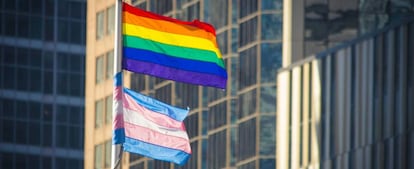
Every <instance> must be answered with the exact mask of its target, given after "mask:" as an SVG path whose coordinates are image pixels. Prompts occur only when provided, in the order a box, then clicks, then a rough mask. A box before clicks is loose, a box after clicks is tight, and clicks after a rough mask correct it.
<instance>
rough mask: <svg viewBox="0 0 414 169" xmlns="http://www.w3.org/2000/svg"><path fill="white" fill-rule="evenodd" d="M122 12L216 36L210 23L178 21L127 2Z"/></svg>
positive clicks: (123, 4) (123, 5)
mask: <svg viewBox="0 0 414 169" xmlns="http://www.w3.org/2000/svg"><path fill="white" fill-rule="evenodd" d="M122 10H123V11H127V12H129V13H131V14H134V15H138V16H142V17H147V18H151V19H157V20H165V21H170V22H174V23H177V24H181V25H189V26H194V27H196V28H199V29H203V30H205V31H206V32H210V33H212V34H213V35H214V36H216V31H215V29H214V27H213V26H212V25H210V24H208V23H205V22H201V21H199V20H194V21H192V22H186V21H181V20H178V19H174V18H170V17H166V16H162V15H158V14H155V13H151V12H147V11H144V10H141V9H138V8H135V7H133V6H131V5H129V4H127V3H125V2H123V3H122Z"/></svg>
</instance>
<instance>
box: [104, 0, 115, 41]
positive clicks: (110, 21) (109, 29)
mask: <svg viewBox="0 0 414 169" xmlns="http://www.w3.org/2000/svg"><path fill="white" fill-rule="evenodd" d="M106 16H107V17H106V19H107V21H106V34H108V35H110V34H112V33H113V32H114V29H115V6H114V5H112V6H111V7H109V8H108V9H106Z"/></svg>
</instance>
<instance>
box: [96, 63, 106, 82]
mask: <svg viewBox="0 0 414 169" xmlns="http://www.w3.org/2000/svg"><path fill="white" fill-rule="evenodd" d="M103 66H104V58H103V56H98V58H96V83H100V82H102V81H103V79H104V67H103Z"/></svg>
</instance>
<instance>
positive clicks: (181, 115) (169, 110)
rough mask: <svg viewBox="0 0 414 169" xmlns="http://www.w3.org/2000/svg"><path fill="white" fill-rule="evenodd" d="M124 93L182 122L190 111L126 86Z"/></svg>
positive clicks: (151, 108)
mask: <svg viewBox="0 0 414 169" xmlns="http://www.w3.org/2000/svg"><path fill="white" fill-rule="evenodd" d="M124 93H125V94H128V95H129V96H131V97H132V98H133V99H134V100H135V101H136V102H137V103H138V104H139V105H141V106H144V107H145V108H147V109H149V110H151V111H153V112H156V113H161V114H164V115H167V116H168V117H170V118H172V119H175V120H177V121H180V122H182V121H183V120H184V119H185V117H187V114H188V111H189V110H186V109H181V108H177V107H173V106H170V105H168V104H165V103H163V102H160V101H158V100H155V99H153V98H151V97H148V96H145V95H142V94H140V93H137V92H134V91H132V90H129V89H127V88H124Z"/></svg>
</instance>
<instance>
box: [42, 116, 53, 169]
mask: <svg viewBox="0 0 414 169" xmlns="http://www.w3.org/2000/svg"><path fill="white" fill-rule="evenodd" d="M42 135H43V137H42V145H43V146H52V139H53V138H52V137H51V136H52V125H50V124H47V123H45V124H43V128H42ZM43 166H44V165H43Z"/></svg>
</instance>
